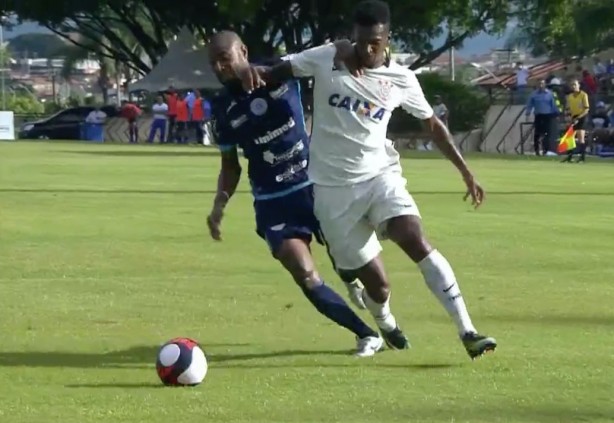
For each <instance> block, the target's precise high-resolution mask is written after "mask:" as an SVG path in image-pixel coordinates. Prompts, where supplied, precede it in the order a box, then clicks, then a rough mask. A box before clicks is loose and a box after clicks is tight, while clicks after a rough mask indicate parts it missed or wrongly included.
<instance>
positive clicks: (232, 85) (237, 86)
mask: <svg viewBox="0 0 614 423" xmlns="http://www.w3.org/2000/svg"><path fill="white" fill-rule="evenodd" d="M224 87H225V88H226V89H227V90H228V92H229V93H230V94H232V95H241V94H245V90H244V89H243V86H242V85H241V80H239V79H231V80H228V81H225V82H224Z"/></svg>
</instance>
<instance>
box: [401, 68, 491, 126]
mask: <svg viewBox="0 0 614 423" xmlns="http://www.w3.org/2000/svg"><path fill="white" fill-rule="evenodd" d="M418 79H419V80H420V84H421V85H422V89H423V90H424V95H425V96H426V98H427V100H428V101H429V102H431V104H432V103H433V101H434V97H435V96H436V95H438V94H439V95H441V97H442V99H443V102H444V104H445V105H446V106H447V107H448V111H449V122H448V124H449V128H450V131H452V132H464V131H468V130H471V129H474V128H477V127H479V126H481V125H482V124H483V121H484V118H485V116H486V111H487V110H488V106H489V104H488V98H487V97H486V96H485V95H482V94H481V93H480V92H479V91H477V90H476V88H473V87H471V86H468V85H465V84H461V83H459V82H452V81H450V80H449V79H448V78H446V77H443V76H441V75H438V74H435V73H423V74H420V75H418ZM389 129H390V131H391V132H393V133H400V132H416V131H421V130H422V127H421V124H420V121H418V120H417V119H414V118H412V117H410V116H408V115H407V113H406V112H404V111H403V110H402V109H397V110H395V111H394V113H393V114H392V118H391V119H390V125H389Z"/></svg>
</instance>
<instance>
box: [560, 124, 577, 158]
mask: <svg viewBox="0 0 614 423" xmlns="http://www.w3.org/2000/svg"><path fill="white" fill-rule="evenodd" d="M574 148H576V131H574V129H573V125H572V126H570V127H569V128H567V131H565V134H563V136H562V137H561V139H560V140H559V146H558V147H557V149H556V151H557V153H566V152H568V151H570V150H573V149H574Z"/></svg>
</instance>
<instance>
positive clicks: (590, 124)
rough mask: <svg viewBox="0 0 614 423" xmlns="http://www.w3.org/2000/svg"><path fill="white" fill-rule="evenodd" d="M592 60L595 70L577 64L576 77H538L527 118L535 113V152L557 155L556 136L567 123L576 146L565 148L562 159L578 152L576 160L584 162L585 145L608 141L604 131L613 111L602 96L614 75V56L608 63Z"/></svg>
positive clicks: (605, 95) (528, 102)
mask: <svg viewBox="0 0 614 423" xmlns="http://www.w3.org/2000/svg"><path fill="white" fill-rule="evenodd" d="M595 63H596V65H595V69H594V73H591V72H590V71H588V70H586V69H582V68H581V67H579V68H578V69H577V71H578V74H579V75H581V77H579V78H571V79H569V80H568V81H563V80H562V79H561V78H559V77H557V76H555V75H551V76H550V77H548V78H547V79H545V80H541V81H539V82H538V84H537V88H536V89H535V90H534V91H533V92H532V93H531V95H530V96H529V98H528V101H527V104H526V118H527V120H529V119H530V117H531V114H533V115H534V119H533V128H534V132H533V144H534V151H535V154H536V155H557V140H558V139H559V137H560V136H561V134H563V133H564V132H565V130H566V129H567V128H568V127H569V126H573V129H574V131H575V136H576V145H577V147H576V148H575V149H573V150H570V151H567V152H566V155H565V159H564V160H563V161H564V162H571V161H572V159H573V156H574V155H577V156H578V159H577V162H580V163H581V162H584V161H585V157H586V152H587V149H588V147H590V146H592V145H597V144H599V145H601V144H602V143H603V142H607V140H605V139H603V138H604V137H603V134H604V133H609V131H607V128H609V127H610V126H611V125H612V124H613V123H614V115H613V114H612V111H611V110H610V107H609V106H608V105H607V104H606V103H605V101H603V100H605V99H607V97H608V96H607V93H608V92H609V88H608V87H609V84H611V80H612V79H613V78H614V60H611V61H610V65H608V67H605V66H604V65H602V64H601V62H600V61H599V60H598V59H596V62H595ZM598 72H599V73H598ZM604 129H606V131H603V130H604ZM587 134H588V136H587ZM599 134H602V136H601V137H600V136H599ZM607 138H609V136H608V137H607ZM594 141H597V142H594Z"/></svg>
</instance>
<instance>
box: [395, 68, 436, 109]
mask: <svg viewBox="0 0 614 423" xmlns="http://www.w3.org/2000/svg"><path fill="white" fill-rule="evenodd" d="M401 108H402V109H403V110H405V111H406V112H407V113H409V114H411V115H413V116H415V117H416V118H418V119H421V120H426V119H430V118H431V117H432V116H433V114H434V112H433V108H432V107H431V105H430V104H429V102H428V101H427V100H426V98H425V97H424V92H423V91H422V87H421V86H420V82H419V81H418V78H416V74H414V73H413V72H411V71H408V73H407V80H406V83H405V87H403V94H402V99H401Z"/></svg>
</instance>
